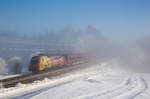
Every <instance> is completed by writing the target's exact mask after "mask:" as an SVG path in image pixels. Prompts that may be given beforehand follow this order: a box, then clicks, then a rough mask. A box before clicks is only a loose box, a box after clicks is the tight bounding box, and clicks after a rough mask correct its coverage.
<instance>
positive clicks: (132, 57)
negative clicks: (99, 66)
mask: <svg viewBox="0 0 150 99" xmlns="http://www.w3.org/2000/svg"><path fill="white" fill-rule="evenodd" d="M12 34H13V35H12ZM115 41H117V40H115ZM118 42H119V41H118ZM149 43H150V36H147V37H145V38H141V39H139V40H137V41H135V42H130V44H129V43H127V44H125V45H123V44H122V45H121V44H119V43H117V42H114V41H113V40H112V39H110V38H109V37H107V36H106V35H105V34H104V33H102V32H101V31H100V30H98V29H96V28H95V27H94V26H92V25H88V26H87V27H86V28H85V29H73V28H72V27H70V26H66V27H65V28H62V29H59V30H51V31H49V32H46V33H44V32H43V33H37V34H32V35H22V34H21V33H20V34H19V33H16V32H14V31H13V32H12V31H0V46H1V48H0V57H1V58H0V72H1V73H4V74H17V73H26V72H29V71H28V67H29V62H30V59H31V57H32V56H33V55H35V54H37V53H88V54H90V55H91V56H94V57H95V58H96V60H99V62H103V61H110V60H112V59H115V60H117V62H118V64H119V66H120V67H121V68H124V69H129V70H133V71H136V72H148V73H150V67H149V64H150V54H149V50H150V44H149Z"/></svg>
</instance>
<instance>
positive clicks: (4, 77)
mask: <svg viewBox="0 0 150 99" xmlns="http://www.w3.org/2000/svg"><path fill="white" fill-rule="evenodd" d="M18 76H21V74H16V75H4V76H0V79H6V78H11V77H18Z"/></svg>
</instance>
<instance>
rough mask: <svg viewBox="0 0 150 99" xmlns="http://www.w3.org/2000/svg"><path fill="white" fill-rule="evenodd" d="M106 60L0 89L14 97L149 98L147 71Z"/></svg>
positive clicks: (0, 94)
mask: <svg viewBox="0 0 150 99" xmlns="http://www.w3.org/2000/svg"><path fill="white" fill-rule="evenodd" d="M116 65H117V64H115V63H114V62H106V63H101V64H97V65H94V66H91V67H89V68H86V69H82V70H80V71H76V72H72V73H67V74H65V75H61V76H58V77H55V78H52V79H48V78H45V79H44V80H43V81H35V82H34V83H31V84H18V85H17V86H16V87H12V88H3V89H0V98H1V99H7V98H14V99H106V98H107V99H110V98H111V99H130V98H135V99H150V88H149V86H150V74H146V73H135V72H131V71H129V70H128V71H127V70H124V69H121V68H118V67H117V66H116Z"/></svg>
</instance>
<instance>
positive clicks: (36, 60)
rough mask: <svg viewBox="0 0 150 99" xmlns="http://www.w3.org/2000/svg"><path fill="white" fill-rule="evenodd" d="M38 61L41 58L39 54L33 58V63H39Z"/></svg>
mask: <svg viewBox="0 0 150 99" xmlns="http://www.w3.org/2000/svg"><path fill="white" fill-rule="evenodd" d="M38 62H39V58H38V57H37V56H35V57H33V58H32V59H31V64H38Z"/></svg>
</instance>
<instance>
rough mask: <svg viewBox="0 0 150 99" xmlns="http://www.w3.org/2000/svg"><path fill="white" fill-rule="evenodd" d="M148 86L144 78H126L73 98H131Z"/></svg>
mask: <svg viewBox="0 0 150 99" xmlns="http://www.w3.org/2000/svg"><path fill="white" fill-rule="evenodd" d="M147 88H148V85H147V83H146V81H145V80H144V78H142V77H136V78H127V79H125V80H124V81H123V82H122V83H121V84H120V85H117V86H115V87H113V88H110V89H108V90H104V91H101V92H96V93H91V94H88V95H82V96H79V97H74V98H73V99H96V98H97V99H110V98H111V99H132V98H135V97H136V96H138V95H140V94H141V93H143V92H144V91H145V90H146V89H147Z"/></svg>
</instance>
